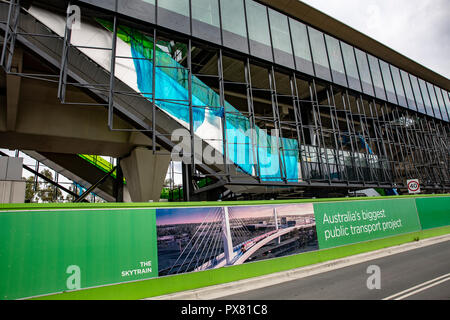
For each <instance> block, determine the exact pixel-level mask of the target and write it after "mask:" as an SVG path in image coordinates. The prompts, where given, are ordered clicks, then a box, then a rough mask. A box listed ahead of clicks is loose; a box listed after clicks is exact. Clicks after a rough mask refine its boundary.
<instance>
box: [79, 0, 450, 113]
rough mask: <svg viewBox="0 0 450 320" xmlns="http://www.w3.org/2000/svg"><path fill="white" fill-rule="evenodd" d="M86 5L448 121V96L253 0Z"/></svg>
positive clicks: (111, 0) (128, 0)
mask: <svg viewBox="0 0 450 320" xmlns="http://www.w3.org/2000/svg"><path fill="white" fill-rule="evenodd" d="M81 2H84V3H88V4H91V5H95V6H98V7H101V8H104V9H108V10H111V11H115V10H117V12H119V13H120V14H123V15H126V16H130V17H133V18H135V19H138V20H142V21H145V22H148V23H156V24H157V25H160V26H163V27H166V28H169V29H172V30H175V31H178V32H180V33H184V34H188V35H192V36H194V37H197V38H200V39H204V40H206V41H209V42H212V43H215V44H218V45H223V46H224V47H227V48H231V49H233V50H237V51H240V52H243V53H246V54H251V55H253V56H255V57H258V58H261V59H264V60H268V61H271V62H275V63H277V64H280V65H282V66H286V67H288V68H291V69H294V68H295V69H296V70H297V71H299V72H302V73H306V74H309V75H313V76H317V77H318V78H321V79H324V80H326V81H330V82H334V83H336V84H338V85H341V86H344V87H349V88H351V89H353V90H356V91H360V92H363V93H365V94H368V95H370V96H374V97H376V98H379V99H382V100H386V101H389V102H391V103H394V104H398V105H400V106H402V107H406V108H409V109H411V110H414V111H418V112H421V113H424V114H428V115H431V116H435V117H437V118H442V119H443V120H446V121H447V120H448V112H447V108H448V106H447V104H446V102H447V100H449V99H450V98H449V96H448V92H447V91H442V89H441V88H438V87H436V88H435V87H434V86H433V85H432V84H429V83H427V82H425V81H424V80H422V79H418V78H417V77H415V76H413V75H411V74H408V73H407V72H405V71H404V70H401V69H399V68H397V67H395V66H393V65H390V64H388V63H386V62H385V61H382V60H380V59H378V58H377V57H374V56H372V55H370V54H368V53H366V52H364V51H362V50H360V49H357V48H354V47H353V46H351V45H349V44H347V43H345V42H342V41H340V40H339V39H336V38H334V37H333V36H330V35H327V34H324V33H322V32H321V31H318V30H317V29H315V28H313V27H310V26H306V25H305V24H304V23H302V22H301V21H298V20H296V19H295V18H291V17H288V16H287V15H285V14H283V13H281V12H279V11H276V10H273V9H271V8H268V7H267V6H265V5H262V4H260V3H258V2H256V1H253V0H158V1H156V0H117V1H116V0H103V1H94V0H81ZM441 91H442V93H441ZM441 99H442V101H441ZM444 107H445V109H444ZM443 109H444V110H443ZM444 111H445V112H444Z"/></svg>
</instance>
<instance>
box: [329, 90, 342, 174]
mask: <svg viewBox="0 0 450 320" xmlns="http://www.w3.org/2000/svg"><path fill="white" fill-rule="evenodd" d="M328 88H329V90H328V89H327V101H328V106H329V110H330V122H331V127H332V130H333V138H334V144H335V146H336V148H335V150H334V154H335V157H334V158H335V161H336V169H337V171H338V173H339V180H341V179H342V178H343V177H342V172H341V169H342V168H341V159H340V157H341V153H340V152H341V149H340V148H339V143H338V139H337V138H336V132H338V133H339V136H340V131H339V120H338V119H337V114H336V105H335V104H334V96H333V86H332V85H331V84H330V85H328ZM330 95H331V97H332V98H330ZM332 109H334V111H335V112H334V115H333V110H332ZM335 116H336V118H335ZM335 120H336V121H337V123H336V126H335ZM336 127H337V129H336ZM336 155H337V156H336ZM330 178H331V177H330Z"/></svg>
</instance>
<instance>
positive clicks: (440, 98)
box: [434, 86, 448, 121]
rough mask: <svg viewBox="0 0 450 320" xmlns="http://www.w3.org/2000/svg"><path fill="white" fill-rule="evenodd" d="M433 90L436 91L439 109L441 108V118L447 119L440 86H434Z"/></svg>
mask: <svg viewBox="0 0 450 320" xmlns="http://www.w3.org/2000/svg"><path fill="white" fill-rule="evenodd" d="M434 91H435V92H436V97H437V100H438V103H439V109H441V115H442V119H443V120H446V121H448V115H447V108H446V107H445V102H444V97H443V95H442V90H441V88H438V87H436V86H434Z"/></svg>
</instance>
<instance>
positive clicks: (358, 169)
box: [345, 91, 366, 185]
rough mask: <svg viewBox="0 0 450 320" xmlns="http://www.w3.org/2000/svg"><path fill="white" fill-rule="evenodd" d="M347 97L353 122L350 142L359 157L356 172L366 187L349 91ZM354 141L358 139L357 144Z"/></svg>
mask: <svg viewBox="0 0 450 320" xmlns="http://www.w3.org/2000/svg"><path fill="white" fill-rule="evenodd" d="M345 96H346V99H347V105H348V113H349V114H350V118H351V121H350V123H349V125H350V131H349V136H350V141H351V143H352V144H353V143H355V148H354V150H355V151H356V156H358V165H357V166H356V168H357V169H356V170H357V173H358V174H359V177H358V178H361V179H362V182H363V185H365V184H366V180H365V179H364V173H363V172H362V168H361V165H360V164H361V157H360V152H359V149H358V148H357V147H358V136H357V134H356V130H355V123H354V120H353V112H352V105H351V103H350V97H349V94H348V91H346V93H345ZM355 100H356V99H355ZM352 131H353V132H352ZM352 137H353V138H352ZM354 139H356V142H354ZM353 157H355V153H354V154H353Z"/></svg>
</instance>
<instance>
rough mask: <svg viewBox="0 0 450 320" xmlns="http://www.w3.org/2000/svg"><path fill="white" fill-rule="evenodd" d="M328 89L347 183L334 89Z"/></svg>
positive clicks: (331, 87) (346, 177)
mask: <svg viewBox="0 0 450 320" xmlns="http://www.w3.org/2000/svg"><path fill="white" fill-rule="evenodd" d="M330 90H331V102H332V103H333V107H334V116H335V119H336V129H335V130H337V133H338V137H339V139H337V141H338V143H339V146H338V148H340V154H339V157H338V158H339V161H341V158H340V157H341V155H342V159H343V161H344V163H343V164H342V166H343V168H344V175H345V179H346V180H345V181H346V182H347V184H349V183H350V181H349V179H348V174H347V172H346V170H345V153H344V146H343V145H342V139H341V137H342V134H341V129H340V127H339V117H338V113H337V107H336V99H335V98H334V90H333V86H330Z"/></svg>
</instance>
